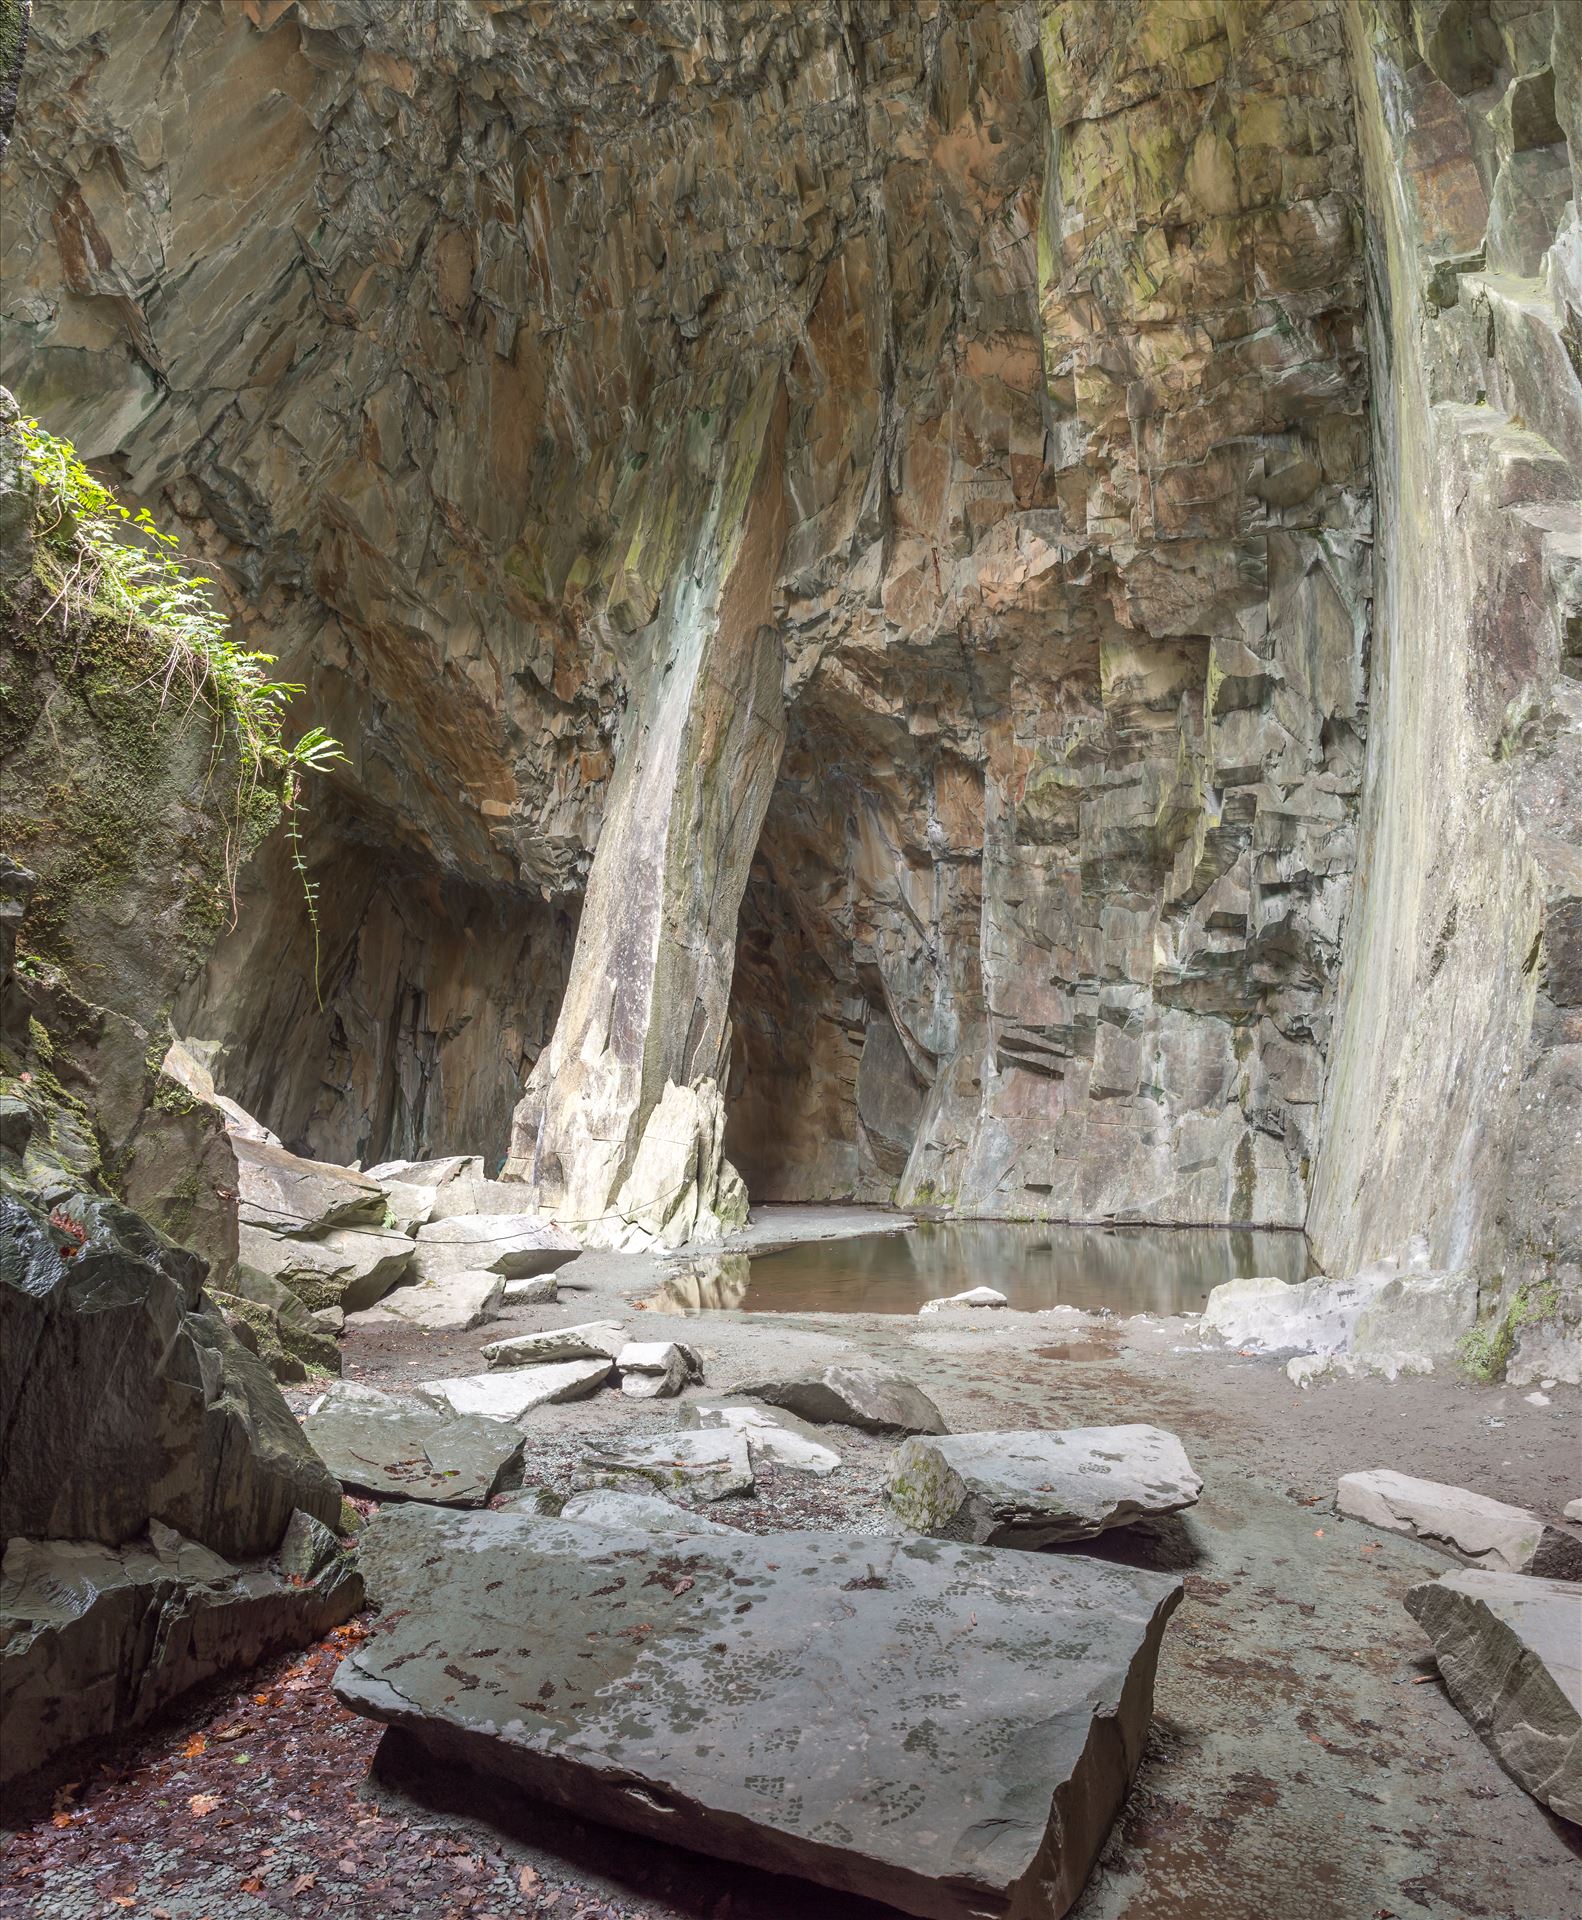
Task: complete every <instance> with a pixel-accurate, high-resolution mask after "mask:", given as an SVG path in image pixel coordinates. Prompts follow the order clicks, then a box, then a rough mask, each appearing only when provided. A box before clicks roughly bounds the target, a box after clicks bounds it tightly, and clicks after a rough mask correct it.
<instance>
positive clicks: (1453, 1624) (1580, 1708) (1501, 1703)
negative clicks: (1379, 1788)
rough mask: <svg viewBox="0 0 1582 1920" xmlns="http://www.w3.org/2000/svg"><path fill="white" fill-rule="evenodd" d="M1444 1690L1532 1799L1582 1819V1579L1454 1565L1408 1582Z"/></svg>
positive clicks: (1410, 1604) (1411, 1608)
mask: <svg viewBox="0 0 1582 1920" xmlns="http://www.w3.org/2000/svg"><path fill="white" fill-rule="evenodd" d="M1406 1606H1407V1611H1408V1612H1409V1613H1410V1614H1411V1615H1412V1617H1413V1618H1414V1619H1415V1620H1417V1621H1418V1622H1419V1623H1420V1625H1421V1626H1422V1628H1423V1631H1424V1632H1425V1633H1426V1634H1427V1635H1428V1637H1429V1639H1430V1640H1432V1641H1433V1643H1434V1654H1435V1657H1436V1658H1437V1659H1438V1662H1439V1671H1440V1674H1441V1675H1442V1676H1443V1678H1444V1682H1445V1686H1446V1687H1447V1688H1448V1689H1449V1693H1450V1697H1451V1699H1452V1700H1454V1701H1455V1703H1456V1705H1457V1706H1458V1707H1459V1708H1460V1709H1461V1711H1462V1712H1463V1713H1464V1714H1465V1715H1466V1717H1467V1719H1468V1720H1469V1721H1470V1722H1471V1723H1472V1725H1473V1726H1474V1727H1475V1728H1476V1729H1477V1731H1478V1732H1479V1733H1480V1734H1481V1735H1482V1736H1483V1738H1484V1739H1485V1740H1486V1741H1487V1742H1488V1744H1489V1745H1490V1746H1491V1747H1492V1748H1493V1749H1494V1752H1495V1753H1496V1754H1497V1755H1498V1756H1499V1759H1500V1762H1501V1764H1502V1765H1503V1766H1504V1767H1505V1770H1506V1771H1507V1772H1508V1773H1509V1774H1511V1775H1512V1776H1513V1778H1515V1779H1517V1780H1519V1781H1520V1782H1521V1784H1522V1785H1523V1786H1524V1787H1525V1788H1526V1789H1527V1791H1528V1792H1529V1793H1530V1794H1531V1795H1532V1796H1533V1798H1534V1799H1535V1800H1541V1801H1542V1802H1543V1804H1544V1805H1545V1806H1546V1807H1548V1808H1549V1809H1550V1810H1551V1811H1552V1812H1554V1813H1558V1814H1560V1815H1561V1816H1562V1817H1563V1818H1565V1819H1567V1820H1577V1821H1582V1588H1578V1587H1576V1586H1575V1585H1573V1584H1572V1583H1571V1582H1570V1581H1566V1580H1535V1579H1533V1578H1532V1577H1531V1576H1530V1575H1527V1574H1520V1573H1490V1572H1485V1571H1483V1570H1482V1569H1478V1568H1471V1567H1468V1568H1458V1569H1457V1571H1456V1572H1454V1573H1447V1574H1445V1575H1443V1576H1442V1577H1441V1578H1440V1579H1438V1580H1430V1581H1428V1582H1426V1583H1425V1584H1424V1585H1423V1586H1420V1587H1413V1588H1412V1589H1411V1591H1410V1592H1409V1593H1408V1594H1407V1596H1406Z"/></svg>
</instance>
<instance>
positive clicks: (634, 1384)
mask: <svg viewBox="0 0 1582 1920" xmlns="http://www.w3.org/2000/svg"><path fill="white" fill-rule="evenodd" d="M615 1368H616V1371H617V1372H618V1373H619V1374H620V1376H621V1391H622V1393H624V1394H625V1395H626V1396H627V1398H628V1399H630V1400H659V1399H669V1398H672V1397H673V1396H674V1395H676V1394H678V1393H679V1392H680V1391H681V1389H682V1388H683V1387H684V1386H685V1385H686V1384H687V1382H688V1381H689V1380H701V1379H702V1378H703V1363H702V1361H701V1360H699V1358H698V1356H697V1355H696V1354H695V1353H694V1352H693V1351H692V1349H691V1348H690V1347H686V1346H682V1345H681V1343H680V1342H679V1341H676V1340H629V1341H627V1342H626V1344H625V1345H624V1346H623V1347H622V1348H621V1350H620V1352H619V1353H618V1354H617V1355H616V1356H615Z"/></svg>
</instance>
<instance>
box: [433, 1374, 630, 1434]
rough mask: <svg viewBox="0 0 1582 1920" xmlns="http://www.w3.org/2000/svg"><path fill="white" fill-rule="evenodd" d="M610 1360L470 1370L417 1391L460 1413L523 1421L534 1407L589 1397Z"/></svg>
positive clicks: (607, 1375) (600, 1383) (602, 1378)
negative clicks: (477, 1371) (483, 1371)
mask: <svg viewBox="0 0 1582 1920" xmlns="http://www.w3.org/2000/svg"><path fill="white" fill-rule="evenodd" d="M610 1373H611V1365H610V1362H609V1361H608V1360H603V1359H600V1360H564V1361H561V1362H559V1363H558V1364H553V1365H549V1366H543V1367H516V1368H512V1369H510V1370H509V1371H501V1372H496V1373H467V1374H461V1375H459V1376H457V1377H456V1378H454V1379H451V1380H425V1381H423V1382H422V1384H421V1385H420V1387H419V1388H418V1391H419V1392H420V1393H424V1394H427V1395H429V1396H430V1397H431V1398H432V1399H435V1400H439V1401H444V1402H445V1403H447V1404H448V1405H450V1406H452V1407H454V1408H455V1409H456V1411H457V1412H458V1413H481V1414H485V1415H487V1416H488V1417H489V1418H490V1419H492V1420H520V1419H521V1418H522V1416H523V1414H525V1413H531V1412H532V1410H533V1409H534V1408H535V1407H550V1406H557V1405H559V1404H560V1402H562V1401H565V1400H586V1399H587V1397H588V1395H589V1394H590V1393H597V1392H598V1390H599V1389H600V1387H602V1386H603V1385H604V1383H605V1381H606V1380H608V1379H609V1377H610Z"/></svg>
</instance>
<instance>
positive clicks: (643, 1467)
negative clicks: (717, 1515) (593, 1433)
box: [575, 1432, 753, 1500]
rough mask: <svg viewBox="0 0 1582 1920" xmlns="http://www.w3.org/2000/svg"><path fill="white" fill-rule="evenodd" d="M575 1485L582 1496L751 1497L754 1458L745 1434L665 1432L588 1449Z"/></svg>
mask: <svg viewBox="0 0 1582 1920" xmlns="http://www.w3.org/2000/svg"><path fill="white" fill-rule="evenodd" d="M575 1485H576V1487H577V1489H578V1491H579V1492H585V1491H588V1490H590V1489H592V1488H595V1487H614V1488H616V1489H619V1490H625V1491H636V1492H646V1491H649V1490H654V1491H658V1492H663V1493H678V1494H681V1495H683V1496H685V1497H687V1498H690V1499H695V1500H728V1499H732V1498H734V1497H735V1496H737V1495H739V1494H746V1493H751V1492H752V1490H753V1463H752V1456H751V1454H750V1453H749V1452H748V1450H747V1439H746V1436H745V1435H744V1434H740V1433H731V1432H716V1433H663V1434H657V1435H655V1436H654V1437H652V1438H650V1439H646V1440H635V1439H634V1440H610V1441H605V1442H602V1443H599V1444H596V1445H592V1446H590V1447H589V1448H588V1450H587V1452H586V1453H585V1454H584V1455H583V1457H582V1467H581V1469H580V1470H579V1472H578V1473H577V1475H576V1479H575Z"/></svg>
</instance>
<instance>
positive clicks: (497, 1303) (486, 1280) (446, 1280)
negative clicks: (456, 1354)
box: [377, 1272, 505, 1333]
mask: <svg viewBox="0 0 1582 1920" xmlns="http://www.w3.org/2000/svg"><path fill="white" fill-rule="evenodd" d="M504 1295H505V1280H504V1278H503V1276H502V1275H500V1274H498V1273H466V1272H463V1273H444V1274H441V1275H440V1277H439V1278H438V1279H437V1280H420V1281H419V1282H418V1284H417V1285H416V1286H413V1287H394V1288H392V1289H391V1291H390V1292H389V1293H387V1294H386V1295H385V1297H384V1299H383V1300H381V1301H380V1303H379V1307H378V1309H377V1311H380V1312H383V1313H392V1314H394V1315H395V1316H396V1318H397V1319H399V1320H405V1321H408V1322H409V1323H410V1324H411V1325H412V1326H414V1327H426V1328H428V1330H429V1331H430V1332H432V1333H466V1332H468V1331H470V1330H471V1329H472V1328H473V1327H481V1326H483V1325H484V1324H485V1323H486V1322H487V1321H490V1320H493V1319H495V1318H497V1317H498V1314H499V1311H500V1308H501V1306H502V1305H503V1304H504Z"/></svg>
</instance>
